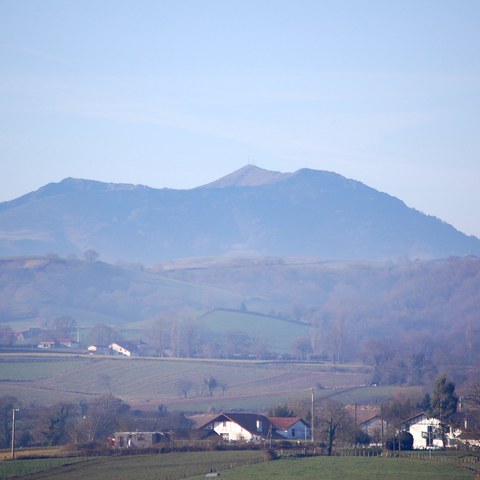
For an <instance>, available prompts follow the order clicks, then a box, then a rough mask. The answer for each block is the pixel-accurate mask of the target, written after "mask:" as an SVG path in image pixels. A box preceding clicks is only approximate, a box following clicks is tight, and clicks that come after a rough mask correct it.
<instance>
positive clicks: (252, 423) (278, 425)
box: [200, 413, 310, 442]
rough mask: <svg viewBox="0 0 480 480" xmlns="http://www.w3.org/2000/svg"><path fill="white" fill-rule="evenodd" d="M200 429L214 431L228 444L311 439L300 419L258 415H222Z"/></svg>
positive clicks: (306, 427) (304, 423)
mask: <svg viewBox="0 0 480 480" xmlns="http://www.w3.org/2000/svg"><path fill="white" fill-rule="evenodd" d="M200 428H201V429H207V430H213V431H215V432H216V433H217V434H218V435H219V436H221V437H222V438H223V439H224V440H225V441H228V442H259V441H262V440H286V439H289V440H305V439H306V440H309V439H310V429H309V428H308V425H307V423H306V422H305V421H304V420H302V419H301V418H298V417H297V418H278V417H272V418H271V417H267V416H265V415H261V414H258V413H221V414H220V415H217V416H216V417H214V418H213V419H211V420H210V421H208V422H207V423H206V424H204V425H202V426H201V427H200Z"/></svg>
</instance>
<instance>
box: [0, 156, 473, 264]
mask: <svg viewBox="0 0 480 480" xmlns="http://www.w3.org/2000/svg"><path fill="white" fill-rule="evenodd" d="M87 249H94V250H96V251H98V252H99V253H100V255H101V257H102V259H105V260H107V261H118V260H121V261H128V262H140V263H161V262H165V261H171V260H174V259H177V258H183V257H203V256H218V255H225V254H232V253H233V254H244V255H250V254H259V255H273V256H279V257H281V256H286V257H319V258H329V259H343V260H392V259H398V258H402V257H407V258H437V257H438V258H442V257H448V256H450V255H456V256H463V255H480V240H479V239H477V238H476V237H473V236H470V237H469V236H466V235H465V234H463V233H461V232H459V231H458V230H456V229H455V228H454V227H453V226H451V225H449V224H447V223H445V222H443V221H442V220H440V219H438V218H436V217H433V216H429V215H426V214H424V213H422V212H419V211H418V210H415V209H413V208H410V207H408V206H406V205H405V203H404V202H403V201H402V200H400V199H398V198H396V197H394V196H391V195H389V194H387V193H384V192H379V191H377V190H375V189H373V188H371V187H369V186H367V185H365V184H363V183H361V182H359V181H357V180H353V179H348V178H346V177H343V176H342V175H339V174H337V173H334V172H328V171H322V170H312V169H307V168H304V169H300V170H297V171H296V172H293V173H282V172H272V171H269V170H264V169H261V168H259V167H256V166H254V165H247V166H245V167H242V168H241V169H239V170H236V171H235V172H232V173H231V174H228V175H226V176H224V177H222V178H220V179H218V180H216V181H214V182H210V183H208V184H206V185H203V186H199V187H195V188H192V189H185V190H180V189H169V188H162V189H155V188H151V187H148V186H145V185H134V184H124V183H123V184H115V183H105V182H98V181H95V180H85V179H75V178H66V179H64V180H62V181H61V182H58V183H50V184H47V185H45V186H43V187H41V188H40V189H38V190H36V191H35V192H31V193H29V194H26V195H24V196H22V197H19V198H17V199H14V200H11V201H9V202H3V203H1V204H0V256H15V255H24V254H46V253H51V252H54V253H58V254H61V255H67V254H71V253H73V254H76V255H79V254H82V253H83V252H84V251H85V250H87Z"/></svg>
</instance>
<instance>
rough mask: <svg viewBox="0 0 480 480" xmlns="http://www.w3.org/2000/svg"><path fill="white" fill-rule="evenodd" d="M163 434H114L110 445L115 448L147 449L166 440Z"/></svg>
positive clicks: (165, 435)
mask: <svg viewBox="0 0 480 480" xmlns="http://www.w3.org/2000/svg"><path fill="white" fill-rule="evenodd" d="M166 437H169V435H168V434H166V433H163V432H115V433H114V435H113V438H112V444H113V446H114V447H115V448H120V449H123V448H149V447H152V446H154V445H155V444H157V443H160V442H161V441H165V440H167V438H166Z"/></svg>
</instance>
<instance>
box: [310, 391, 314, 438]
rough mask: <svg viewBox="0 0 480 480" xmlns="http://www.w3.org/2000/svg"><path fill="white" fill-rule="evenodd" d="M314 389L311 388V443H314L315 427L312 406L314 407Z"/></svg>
mask: <svg viewBox="0 0 480 480" xmlns="http://www.w3.org/2000/svg"><path fill="white" fill-rule="evenodd" d="M314 392H315V389H313V388H312V411H311V417H312V418H311V422H310V423H311V425H310V432H311V437H312V443H314V442H315V435H314V428H315V427H314V425H315V417H314V406H315V395H314Z"/></svg>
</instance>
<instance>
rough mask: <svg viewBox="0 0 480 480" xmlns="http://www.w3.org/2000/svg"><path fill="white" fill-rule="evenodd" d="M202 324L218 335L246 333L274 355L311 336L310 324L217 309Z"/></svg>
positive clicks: (283, 352)
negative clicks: (302, 338) (264, 345)
mask: <svg viewBox="0 0 480 480" xmlns="http://www.w3.org/2000/svg"><path fill="white" fill-rule="evenodd" d="M198 322H199V324H200V325H201V326H202V327H204V328H207V329H208V330H209V331H210V332H215V335H218V336H220V335H223V334H226V333H228V332H229V331H244V332H247V333H248V335H249V336H250V337H251V338H252V339H255V340H257V341H260V342H265V344H266V345H268V348H269V349H270V350H271V351H273V352H275V353H282V354H285V353H290V352H292V347H293V344H294V342H295V340H296V339H298V338H300V337H308V336H309V335H310V333H311V325H308V324H306V323H300V322H292V321H289V320H282V319H279V318H276V317H270V316H267V315H259V314H255V313H249V312H239V311H230V310H222V309H217V310H213V311H211V312H209V313H206V314H205V315H203V316H201V317H200V318H199V319H198Z"/></svg>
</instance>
